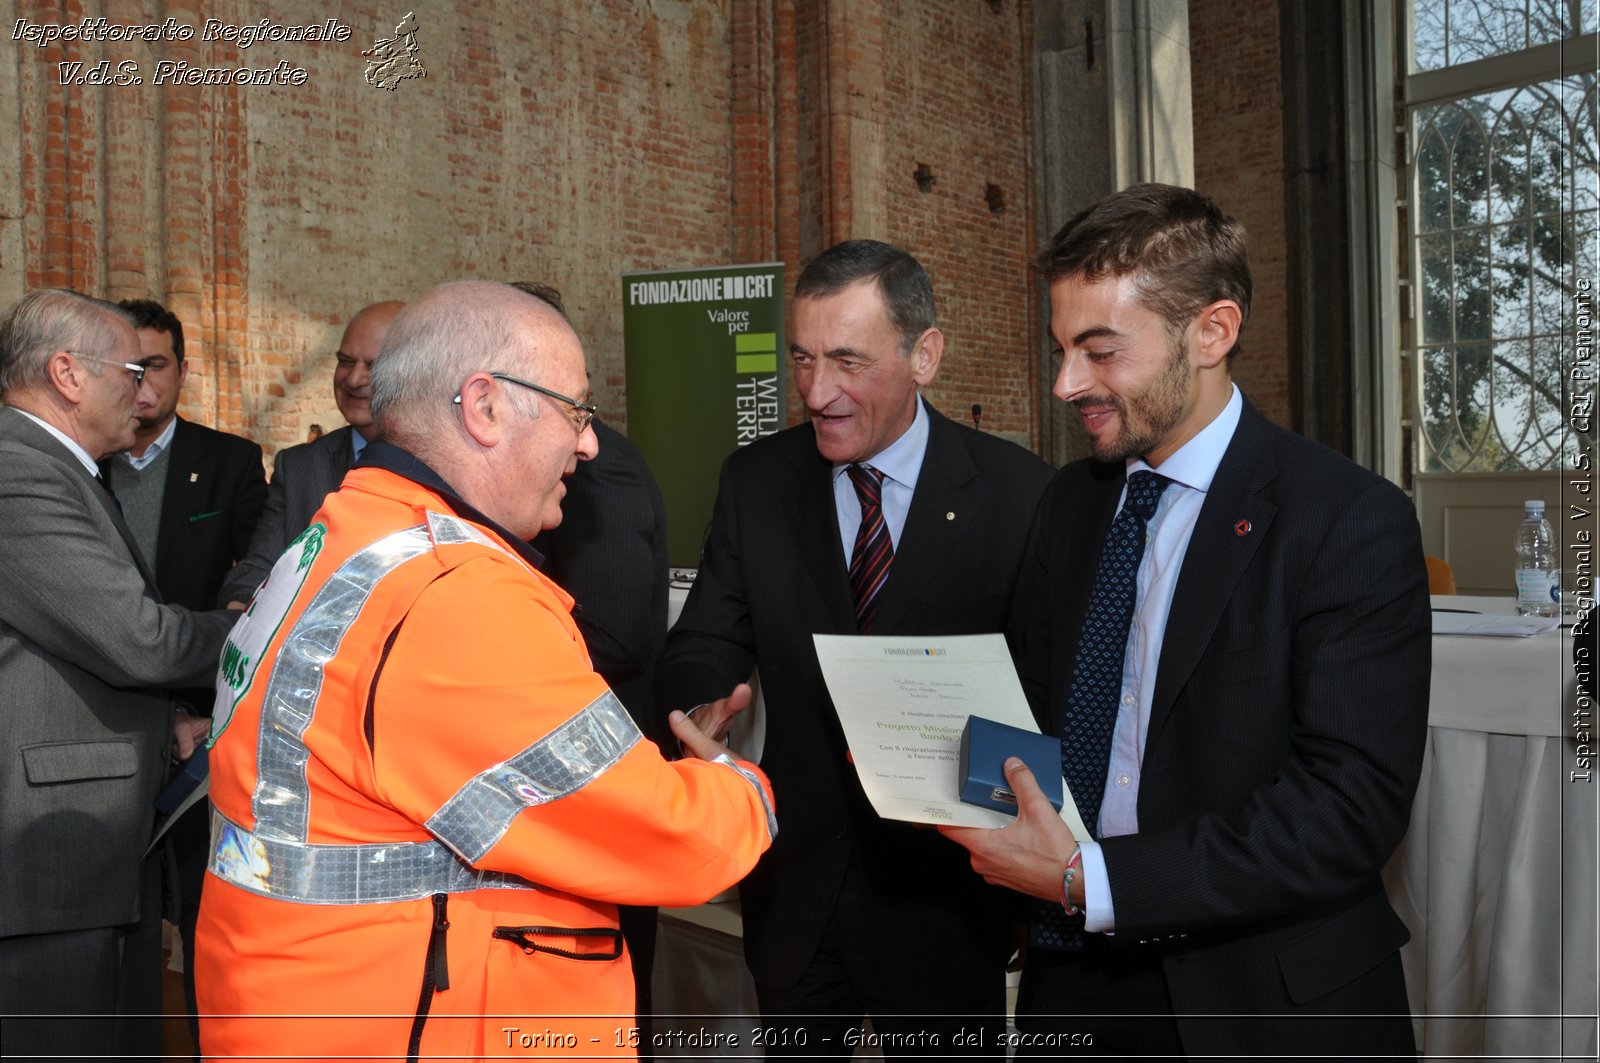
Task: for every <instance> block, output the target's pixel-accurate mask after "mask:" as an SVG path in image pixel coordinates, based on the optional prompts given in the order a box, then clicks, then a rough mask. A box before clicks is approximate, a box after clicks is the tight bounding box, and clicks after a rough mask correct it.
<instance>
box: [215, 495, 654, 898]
mask: <svg viewBox="0 0 1600 1063" xmlns="http://www.w3.org/2000/svg"><path fill="white" fill-rule="evenodd" d="M468 542H476V543H481V544H483V545H485V546H490V547H493V548H495V549H497V550H500V551H501V552H502V553H505V554H506V555H507V556H509V557H513V559H516V558H515V555H512V554H511V553H510V552H509V551H507V550H506V549H505V548H504V547H503V546H501V545H500V544H499V543H496V542H495V541H494V540H493V539H491V538H489V537H488V536H486V535H484V534H483V533H482V532H480V531H479V530H478V529H477V528H475V527H473V526H472V525H471V524H468V523H467V522H466V521H462V520H459V519H457V518H455V517H451V516H448V515H445V514H440V513H433V512H430V513H429V514H428V523H427V524H426V525H417V526H416V527H413V528H407V529H406V530H404V531H399V532H394V533H393V534H390V535H387V536H385V537H383V538H382V539H379V540H378V541H377V542H375V543H373V544H372V545H370V546H368V547H366V548H365V549H363V550H361V551H359V552H357V553H355V554H353V555H351V556H350V557H349V558H348V559H347V560H346V561H345V562H344V563H343V564H342V565H340V566H339V568H338V570H337V571H335V572H334V573H333V575H332V576H331V577H329V579H328V581H327V583H325V584H324V585H323V586H322V587H321V588H319V589H318V590H317V592H316V594H315V595H314V596H313V598H312V600H311V603H310V604H309V605H307V606H306V609H305V611H304V612H303V613H302V614H301V615H300V618H299V619H298V620H296V621H295V624H294V626H293V628H291V629H290V631H289V634H288V635H287V637H285V639H284V641H283V644H282V647H281V648H280V649H279V651H278V656H277V659H276V660H275V661H274V662H273V666H272V670H271V675H270V677H269V678H268V680H267V687H266V690H265V692H264V694H263V697H262V705H261V722H260V727H259V729H258V735H257V744H256V758H257V783H256V789H255V792H254V793H253V794H252V796H251V812H252V814H253V815H254V816H255V819H256V829H255V830H253V831H252V830H248V829H246V828H244V827H242V826H240V825H239V824H237V823H234V822H232V821H231V820H229V819H228V818H227V817H225V816H223V815H222V814H221V813H220V812H216V811H215V810H213V818H212V831H211V853H210V860H209V861H208V862H209V866H210V870H211V872H212V873H213V874H215V875H217V876H218V877H219V878H222V879H225V880H226V881H228V882H231V883H233V884H234V885H236V886H238V887H240V888H241V889H245V890H249V891H250V892H252V893H256V894H259V895H261V896H264V897H274V898H277V899H280V900H285V901H295V902H298V903H303V904H379V903H387V902H392V901H406V900H416V899H419V898H422V897H426V896H429V895H430V894H434V893H460V892H464V891H467V890H478V889H538V888H539V887H537V886H535V885H534V884H533V883H531V882H528V881H527V880H526V879H523V878H520V877H518V876H515V875H509V874H504V873H500V872H493V871H480V870H477V869H475V868H473V867H471V866H470V864H469V863H468V861H471V860H476V859H480V858H481V857H482V856H483V855H484V854H485V853H487V852H488V851H489V849H491V848H493V846H494V844H495V842H496V841H498V840H499V839H500V838H501V837H502V836H503V835H504V834H505V832H506V831H507V830H509V829H510V826H511V821H512V819H513V818H515V816H516V814H517V813H518V812H520V811H521V810H522V809H524V808H527V807H529V806H531V805H537V804H542V803H544V802H546V801H551V800H554V799H555V798H558V797H561V796H564V795H566V794H570V793H573V792H574V791H576V790H578V789H580V788H582V787H583V786H584V785H585V784H587V783H589V782H591V781H593V780H594V779H595V778H597V777H598V776H599V775H600V774H601V773H602V772H604V771H605V770H606V769H607V768H609V767H610V766H611V765H612V764H614V763H616V761H617V760H618V759H620V758H621V757H622V755H623V754H624V753H626V752H627V751H628V750H629V749H631V748H632V747H633V746H634V745H635V744H636V743H637V742H638V741H639V740H640V738H641V737H642V736H641V735H640V734H639V730H638V728H637V727H636V726H634V723H633V721H632V719H630V718H629V716H628V714H627V712H626V711H625V710H624V709H623V707H622V704H621V702H619V701H617V699H616V697H615V696H614V695H612V693H611V692H610V691H609V690H608V691H606V692H605V693H604V694H602V695H601V696H600V697H598V698H596V699H595V700H594V701H593V702H592V703H590V704H589V705H587V706H586V707H584V708H583V709H581V710H580V711H578V712H577V713H575V714H574V715H573V716H572V717H571V718H570V719H568V720H566V721H565V722H564V723H562V724H561V725H560V726H558V727H557V728H556V729H555V730H553V731H551V732H550V733H549V734H547V735H546V736H545V737H544V738H541V739H540V740H539V741H538V742H535V743H534V744H533V745H531V746H529V747H528V748H527V749H525V750H523V751H522V752H520V753H518V754H517V755H516V756H514V757H512V758H511V759H509V760H507V761H505V762H503V763H502V764H500V765H497V766H496V767H495V768H492V769H490V770H489V771H487V772H484V773H483V774H481V775H479V776H477V777H475V778H473V779H470V780H468V781H467V783H466V785H464V786H463V787H462V788H461V789H460V790H458V791H457V792H456V793H455V794H454V795H453V796H452V797H451V798H450V799H449V800H448V801H446V802H445V804H444V805H443V806H442V807H441V808H440V809H439V810H438V811H437V812H435V813H434V815H433V816H432V817H430V818H429V821H428V823H427V824H426V825H427V827H428V828H429V830H430V831H431V832H432V833H434V834H435V836H436V837H437V838H440V839H442V841H426V842H392V843H381V844H379V843H375V844H368V845H321V844H310V843H308V842H307V841H306V837H307V828H308V820H309V806H310V786H309V784H308V782H307V780H306V762H307V760H308V759H309V753H308V752H307V750H306V746H305V735H306V731H307V730H308V729H309V728H310V726H311V722H312V715H313V713H314V712H315V710H316V707H317V704H318V702H319V700H320V698H321V695H322V684H323V668H324V666H325V665H326V664H327V663H328V662H329V661H331V660H332V659H333V658H334V657H335V656H336V655H337V653H338V651H339V646H340V643H341V642H342V641H343V639H344V636H345V633H346V632H347V631H348V630H349V628H350V625H351V624H352V623H354V621H355V619H356V617H357V615H359V613H360V612H361V609H362V608H363V607H364V606H365V605H366V603H367V601H368V600H369V599H370V598H371V596H372V593H373V590H374V589H375V588H376V587H377V585H378V583H379V582H380V581H381V580H382V579H383V578H384V577H385V576H387V575H389V574H390V573H392V572H394V571H395V570H396V569H398V568H399V567H400V566H401V565H404V564H405V563H406V562H408V561H411V560H413V559H415V558H417V557H420V556H422V555H423V554H425V553H427V552H429V551H430V550H431V549H432V548H433V547H434V545H436V544H440V543H451V544H455V543H468ZM516 560H518V561H519V563H521V562H520V559H516ZM445 843H448V845H447V844H445ZM458 853H459V854H460V855H459V856H458V855H457V854H458ZM463 858H465V859H463Z"/></svg>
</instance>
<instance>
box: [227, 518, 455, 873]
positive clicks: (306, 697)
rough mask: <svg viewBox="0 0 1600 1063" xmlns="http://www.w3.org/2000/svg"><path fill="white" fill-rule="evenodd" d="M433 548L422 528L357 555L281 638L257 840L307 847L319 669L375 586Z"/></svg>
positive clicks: (259, 768) (264, 703) (267, 721)
mask: <svg viewBox="0 0 1600 1063" xmlns="http://www.w3.org/2000/svg"><path fill="white" fill-rule="evenodd" d="M432 549H433V537H432V536H431V535H429V534H428V529H427V528H426V527H425V526H423V525H420V524H419V525H417V526H416V527H414V528H407V529H406V530H405V531H398V532H395V533H393V534H392V535H386V536H384V537H383V538H382V539H379V540H378V541H377V542H375V543H373V544H372V545H371V546H369V547H367V548H366V549H364V550H361V551H359V552H357V553H355V554H352V555H351V556H350V557H349V558H348V559H346V561H345V562H344V564H342V565H340V566H339V569H338V571H336V572H335V573H334V574H333V575H332V576H330V577H328V582H327V583H325V584H323V585H322V586H321V587H320V588H318V590H317V592H316V595H315V596H314V597H313V598H312V599H311V604H310V605H308V606H306V610H305V612H304V613H302V614H301V615H300V619H299V620H297V621H295V625H294V627H293V628H291V629H290V631H289V635H288V637H287V638H285V639H284V640H283V647H282V648H281V649H280V650H279V651H278V658H277V660H276V661H274V662H273V664H272V674H271V676H270V677H269V678H268V680H267V689H266V692H265V693H264V694H263V695H262V698H261V724H260V728H259V730H258V732H257V738H256V772H257V778H256V789H255V793H254V794H252V795H251V798H250V812H251V815H252V816H254V818H255V821H256V829H255V833H256V834H257V835H258V836H260V837H263V838H273V839H276V840H279V841H286V842H303V841H305V839H306V819H307V816H308V815H309V804H310V788H309V786H308V785H307V783H306V760H307V757H308V754H307V753H306V743H305V737H306V730H307V729H308V728H309V727H310V726H311V713H312V711H313V710H314V709H315V708H316V707H317V701H318V699H320V698H321V696H322V668H323V666H324V665H326V664H327V663H328V662H329V661H331V660H333V658H334V656H335V655H336V654H337V653H338V652H339V643H340V642H341V641H342V640H343V639H344V635H345V632H346V631H348V630H350V625H351V624H352V623H353V622H354V621H355V618H356V614H358V613H360V612H361V607H362V606H364V605H366V604H367V599H368V598H370V597H371V596H372V591H373V588H375V587H376V586H377V585H378V581H379V580H381V579H382V578H383V577H384V576H387V575H388V574H389V573H391V572H393V571H394V570H395V569H397V568H399V567H400V566H401V565H403V564H405V563H406V562H407V561H410V560H412V559H413V558H416V557H420V556H421V555H423V554H425V553H427V552H428V551H430V550H432Z"/></svg>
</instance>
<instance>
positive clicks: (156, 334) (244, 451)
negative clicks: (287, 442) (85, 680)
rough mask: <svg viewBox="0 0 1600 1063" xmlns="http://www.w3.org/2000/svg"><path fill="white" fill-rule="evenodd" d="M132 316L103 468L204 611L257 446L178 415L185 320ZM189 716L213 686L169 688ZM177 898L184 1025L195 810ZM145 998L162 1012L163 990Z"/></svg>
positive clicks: (171, 575)
mask: <svg viewBox="0 0 1600 1063" xmlns="http://www.w3.org/2000/svg"><path fill="white" fill-rule="evenodd" d="M118 305H119V306H121V307H122V309H124V310H126V311H127V312H128V313H129V315H131V316H132V318H133V326H134V334H135V335H136V336H138V338H139V355H140V357H139V364H140V365H142V366H144V383H145V386H144V388H142V389H141V390H140V392H139V424H138V427H136V428H135V429H134V432H133V446H132V447H130V448H128V449H127V450H125V451H123V452H122V453H120V454H118V455H116V456H114V457H111V458H108V459H106V460H105V461H104V462H102V463H101V469H102V470H103V472H104V474H105V477H106V480H107V482H108V483H109V484H110V485H111V489H112V491H113V492H114V493H115V494H116V496H117V501H118V504H119V505H120V506H121V508H122V514H123V517H124V519H126V520H127V522H128V526H129V527H130V528H131V529H132V530H133V534H134V538H135V539H137V540H138V542H139V548H140V550H141V551H143V553H144V557H145V561H146V562H148V564H149V566H150V569H151V570H152V571H153V572H154V573H155V576H156V587H157V588H159V589H160V591H161V597H162V598H164V599H165V600H166V601H167V602H169V603H170V604H173V605H181V606H184V607H185V608H187V609H195V610H206V609H210V608H212V607H213V604H214V603H215V602H216V598H217V590H218V588H220V587H221V586H222V578H223V577H224V576H226V575H227V574H228V570H229V569H231V568H232V567H233V566H234V563H235V562H237V561H238V560H239V559H240V558H242V557H244V554H245V550H246V548H247V547H248V546H249V545H250V536H251V535H252V534H253V533H254V532H255V528H256V521H257V520H258V519H260V517H261V508H262V506H263V505H265V504H266V500H267V478H266V474H265V472H264V471H263V470H262V466H261V448H260V447H259V446H257V445H256V444H255V443H252V442H251V441H250V440H248V439H245V438H244V437H242V436H236V435H231V434H229V433H227V432H219V431H217V430H216V429H214V428H207V427H206V426H205V425H201V424H195V423H194V422H193V421H187V420H184V419H183V418H182V417H179V416H178V398H179V395H180V394H181V393H182V391H183V385H184V382H185V381H186V380H188V378H189V363H188V361H187V359H186V358H185V356H184V343H183V323H182V322H180V321H179V320H178V318H177V316H176V315H175V314H173V313H172V312H171V311H170V310H168V309H167V308H166V307H164V306H162V305H161V304H160V303H158V302H156V301H154V300H152V299H124V300H123V301H122V302H121V303H119V304H118ZM174 694H175V695H176V696H177V698H178V699H179V701H180V702H182V703H184V704H185V705H186V706H187V709H188V711H190V712H192V713H193V714H194V715H197V716H209V715H211V702H212V699H213V697H214V691H213V690H212V688H211V687H210V686H205V687H193V688H188V689H184V690H178V691H174ZM168 837H169V838H171V856H172V859H173V860H174V861H175V863H176V868H175V870H176V878H177V881H176V883H175V885H176V887H177V894H178V897H179V898H180V910H179V912H177V913H175V914H177V915H178V920H177V922H178V929H179V931H180V932H181V936H182V939H183V952H184V959H185V962H184V968H183V972H184V973H183V984H184V995H185V996H186V997H187V999H188V1005H189V1015H190V1020H189V1021H190V1026H191V1030H193V1031H194V1033H195V1035H196V1036H198V1032H199V1026H198V1024H197V1023H196V1022H195V1020H194V1018H193V1016H194V971H193V958H194V926H195V919H196V917H197V916H198V915H199V912H200V885H201V883H202V882H203V881H204V880H205V872H206V856H207V852H206V850H207V846H208V843H209V841H210V837H211V817H210V814H209V813H208V811H207V805H206V804H205V803H204V802H200V803H197V804H196V805H194V806H193V807H191V808H190V809H189V811H188V812H186V813H184V815H183V816H182V817H181V818H180V819H179V820H178V822H176V823H174V824H173V825H172V826H171V827H170V828H169V829H168ZM148 918H149V919H150V922H151V925H150V926H148V927H147V928H146V936H147V937H148V938H151V939H152V940H151V941H150V942H149V946H148V947H152V948H159V934H160V923H159V921H158V920H156V919H155V917H154V915H153V913H151V914H150V915H149V916H148ZM152 991H153V993H154V994H156V995H155V996H154V997H153V999H152V1000H151V1001H150V1003H152V1004H153V1005H155V1008H156V1010H159V1008H160V996H159V992H160V987H159V985H157V986H155V987H153V990H152Z"/></svg>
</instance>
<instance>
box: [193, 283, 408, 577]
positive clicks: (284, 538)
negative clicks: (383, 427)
mask: <svg viewBox="0 0 1600 1063" xmlns="http://www.w3.org/2000/svg"><path fill="white" fill-rule="evenodd" d="M404 308H405V304H404V303H400V302H395V301H393V300H391V301H388V302H382V303H373V304H372V305H371V306H367V307H363V308H362V309H361V310H359V311H357V312H356V316H355V317H353V318H351V319H350V323H349V324H348V325H346V326H345V329H344V336H343V338H342V339H341V340H340V341H339V352H338V354H336V355H335V356H334V365H333V401H334V403H335V404H337V405H338V407H339V412H340V413H341V414H342V415H343V416H344V419H345V420H346V421H347V422H349V423H348V424H347V425H346V426H345V427H343V428H340V429H338V430H336V431H333V432H329V433H328V434H327V435H324V436H322V437H320V438H319V439H316V440H314V441H313V442H310V443H301V444H299V445H297V446H293V447H288V448H286V449H284V450H280V451H278V453H277V455H276V456H275V457H274V458H273V459H272V483H271V484H270V485H268V488H267V504H266V509H265V510H264V511H263V512H262V514H261V522H260V523H259V524H258V525H257V526H256V533H255V536H254V537H253V538H252V539H251V540H250V549H249V550H248V551H247V552H246V554H245V556H244V559H243V560H242V561H240V562H239V563H238V564H237V565H235V566H234V567H233V571H231V572H229V573H228V576H227V579H225V580H224V581H223V584H222V590H221V591H219V592H218V595H217V600H218V601H219V602H220V603H223V604H227V603H230V602H235V603H238V604H240V605H241V606H242V605H244V604H246V603H248V602H249V601H250V598H251V596H252V595H254V594H255V592H256V588H257V587H259V586H260V585H261V581H262V580H264V579H266V578H267V573H269V572H271V571H272V566H273V565H274V564H276V563H277V561H278V558H279V557H280V556H282V554H283V552H284V551H285V550H287V549H288V548H289V544H290V543H292V542H293V541H294V540H295V538H296V537H297V536H299V534H300V533H301V532H303V531H305V530H306V527H307V525H309V524H310V523H311V515H312V514H313V513H315V512H316V511H317V510H318V509H320V508H322V500H323V499H324V498H326V497H327V496H328V493H329V492H330V491H337V490H338V489H339V484H340V483H341V482H343V480H344V474H345V473H347V472H349V471H350V468H351V466H353V465H354V464H355V463H356V459H357V458H359V457H360V456H361V452H362V450H364V449H365V448H366V445H367V442H368V441H369V440H371V439H372V436H373V434H374V433H375V432H376V431H377V430H376V429H375V428H373V426H372V409H371V407H370V405H369V397H368V395H369V388H370V386H371V380H372V377H371V375H370V374H371V369H372V362H373V360H374V359H375V358H377V357H378V348H379V347H380V346H381V345H382V343H383V337H384V335H385V334H386V333H387V332H388V331H389V324H390V323H391V322H392V321H394V319H395V316H396V315H397V314H399V313H400V311H401V310H402V309H404Z"/></svg>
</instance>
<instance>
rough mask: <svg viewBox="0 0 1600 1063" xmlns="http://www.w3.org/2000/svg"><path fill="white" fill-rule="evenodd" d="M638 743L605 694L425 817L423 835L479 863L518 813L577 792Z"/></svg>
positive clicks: (630, 726) (624, 715)
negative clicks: (435, 839)
mask: <svg viewBox="0 0 1600 1063" xmlns="http://www.w3.org/2000/svg"><path fill="white" fill-rule="evenodd" d="M642 737H644V736H643V735H641V734H640V733H639V728H638V727H637V726H636V725H635V724H634V722H633V719H632V718H631V717H630V716H629V715H628V711H627V710H626V709H624V708H623V707H622V702H620V701H618V700H617V696H616V695H615V694H613V693H611V691H609V690H607V691H606V692H605V693H603V694H601V695H600V696H599V697H598V698H595V699H594V700H593V701H591V702H590V703H589V704H588V706H586V707H585V708H584V709H583V710H582V711H581V712H579V713H578V714H577V715H575V716H573V717H572V718H571V719H569V720H567V721H566V722H565V723H563V724H562V725H561V726H560V727H557V728H556V729H555V730H554V731H551V732H550V733H549V734H547V735H545V736H544V737H543V738H541V739H539V740H538V741H537V742H535V743H534V744H533V745H531V746H529V747H528V748H527V749H524V750H523V751H522V752H521V753H518V754H517V755H516V756H514V757H512V758H511V759H510V760H506V761H502V762H501V763H499V764H496V765H495V766H494V767H492V768H490V769H489V770H488V771H485V772H483V773H482V774H480V775H478V776H477V777H476V778H473V779H470V780H468V781H467V784H466V785H465V786H463V787H462V788H461V789H459V790H457V791H456V792H455V795H454V796H452V797H451V798H450V800H448V801H446V802H445V803H444V806H443V807H442V808H440V809H439V811H437V812H435V813H434V814H433V815H432V816H430V817H429V819H428V822H427V828H428V833H430V834H432V835H433V836H434V837H436V838H438V839H439V840H440V841H442V842H444V843H445V844H446V845H448V846H450V848H452V849H454V850H455V851H456V852H458V853H460V854H461V857H462V859H464V860H468V861H473V860H481V859H483V855H484V854H485V853H487V852H488V851H489V850H490V849H492V848H494V846H495V843H496V842H498V841H499V840H500V839H501V838H502V837H503V836H504V835H505V832H506V831H508V830H510V829H511V821H512V820H513V819H515V818H516V816H517V813H518V812H521V811H522V810H523V809H525V808H529V807H531V806H533V805H542V804H544V803H545V802H547V801H554V800H555V799H556V798H558V797H565V796H566V795H567V794H570V793H573V792H575V791H577V790H579V789H582V788H583V787H584V786H586V785H588V784H589V783H590V782H593V781H594V780H595V779H597V778H599V776H600V773H601V772H603V771H605V770H606V769H607V768H609V767H611V765H613V764H615V763H616V762H617V761H618V760H621V759H622V755H623V754H624V753H626V752H627V751H628V750H630V749H632V748H633V747H634V745H635V744H637V743H638V742H639V740H640V739H641V738H642Z"/></svg>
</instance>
